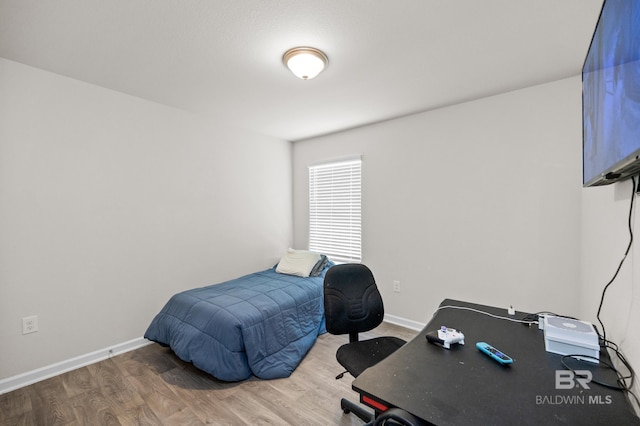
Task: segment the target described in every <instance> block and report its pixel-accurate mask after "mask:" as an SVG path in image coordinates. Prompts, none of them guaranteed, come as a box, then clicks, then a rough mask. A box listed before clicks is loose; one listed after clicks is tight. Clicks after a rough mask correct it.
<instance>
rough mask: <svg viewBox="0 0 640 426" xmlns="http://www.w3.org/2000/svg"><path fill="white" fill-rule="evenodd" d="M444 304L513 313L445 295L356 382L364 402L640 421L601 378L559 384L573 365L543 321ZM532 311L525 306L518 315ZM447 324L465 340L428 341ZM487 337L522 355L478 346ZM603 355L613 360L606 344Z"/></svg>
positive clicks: (547, 420) (545, 419) (430, 413)
mask: <svg viewBox="0 0 640 426" xmlns="http://www.w3.org/2000/svg"><path fill="white" fill-rule="evenodd" d="M444 306H459V307H469V308H473V309H478V310H482V311H485V312H490V313H492V314H496V315H500V316H508V315H507V312H506V310H505V309H498V308H493V307H488V306H483V305H476V304H472V303H466V302H460V301H456V300H450V299H446V300H444V301H443V302H442V303H441V304H440V307H441V309H439V310H438V311H437V312H436V314H435V315H434V317H433V319H432V320H431V321H430V322H429V324H427V326H426V327H425V328H424V329H423V330H422V331H421V332H420V334H418V335H417V336H416V337H415V338H414V339H413V340H411V341H410V342H408V343H407V344H406V345H405V346H403V347H402V348H401V349H399V350H398V351H397V352H396V353H394V354H393V355H391V356H390V357H388V358H387V359H385V360H383V361H382V362H380V363H379V364H377V365H375V366H373V367H371V368H369V369H367V370H365V371H364V372H363V373H362V374H360V376H358V377H357V378H356V379H355V380H354V381H353V385H352V386H353V389H354V390H355V391H356V392H358V393H360V401H361V402H363V403H364V404H367V405H369V406H371V407H373V408H376V409H377V410H381V411H384V408H385V407H388V408H390V407H399V408H402V409H404V410H406V411H409V412H410V413H412V414H414V415H416V416H418V417H420V418H421V419H423V420H425V421H426V422H428V423H432V424H438V425H471V424H479V425H503V424H519V425H525V424H530V425H543V424H544V425H549V424H563V425H583V424H584V425H587V424H588V425H597V424H606V425H613V424H616V425H635V424H640V419H639V418H638V417H636V416H635V414H634V413H633V409H632V408H631V405H630V404H629V402H628V401H627V399H626V396H625V394H624V393H623V392H621V391H617V390H613V389H607V388H605V387H602V386H599V385H597V384H594V383H590V384H588V386H589V387H590V389H584V388H582V387H579V386H578V387H576V388H573V389H556V370H565V368H564V367H563V366H562V364H561V356H560V355H557V354H552V353H549V352H546V351H545V348H544V335H543V332H542V331H540V330H538V327H537V326H535V325H534V326H532V327H528V326H526V325H523V324H520V323H515V322H511V321H506V320H501V319H495V318H492V317H490V316H487V315H484V314H481V313H477V312H473V311H470V310H460V309H453V308H443V307H444ZM525 316H526V313H522V312H517V313H516V315H515V316H513V318H519V319H522V318H523V317H525ZM442 325H445V326H447V327H451V328H456V329H459V330H461V331H462V332H463V333H464V335H465V345H464V346H461V345H453V346H452V348H451V349H450V350H446V349H443V348H441V347H438V346H436V345H433V344H431V343H429V342H427V340H426V338H425V334H426V333H427V332H428V331H432V330H437V329H439V328H440V326H442ZM480 341H485V342H487V343H489V344H491V345H493V346H494V347H496V348H498V349H499V350H501V351H503V352H504V353H506V354H507V355H509V356H511V357H512V358H513V359H514V360H515V362H514V363H513V365H511V366H501V365H499V364H498V363H497V362H495V361H493V360H491V359H490V358H488V357H487V356H486V355H483V354H482V353H481V352H480V351H478V350H477V349H476V347H475V344H476V342H480ZM600 357H601V359H603V357H604V358H606V360H607V361H608V360H609V357H608V354H606V352H604V351H602V352H601V354H600ZM568 361H571V360H568ZM574 364H575V366H574ZM570 365H571V366H572V367H573V368H574V369H576V370H586V369H589V370H591V371H592V373H593V379H594V380H598V381H602V382H606V383H612V384H615V383H616V375H615V373H614V372H613V371H612V370H610V369H608V368H605V367H603V366H601V365H600V366H599V365H597V364H592V363H587V362H579V361H574V362H573V363H572V364H570ZM565 383H566V382H565Z"/></svg>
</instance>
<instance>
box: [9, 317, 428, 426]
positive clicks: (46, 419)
mask: <svg viewBox="0 0 640 426" xmlns="http://www.w3.org/2000/svg"><path fill="white" fill-rule="evenodd" d="M415 334H416V332H415V331H413V330H409V329H406V328H402V327H398V326H395V325H392V324H387V323H383V324H382V325H380V326H379V327H378V328H376V329H375V330H374V331H372V332H370V333H364V334H362V337H363V338H371V337H375V336H378V335H392V336H398V337H401V338H403V339H405V340H410V339H411V338H413V336H415ZM347 339H348V338H347V337H346V336H333V335H330V334H328V333H327V334H324V335H322V336H320V337H318V340H317V342H316V343H315V345H314V346H313V348H312V349H311V350H310V351H309V353H308V354H307V356H306V357H305V358H304V360H303V361H302V363H301V364H300V365H299V366H298V368H297V369H296V370H295V371H294V372H293V374H292V375H291V376H290V377H288V378H285V379H276V380H260V379H257V378H250V379H248V380H245V381H242V382H237V383H227V382H221V381H219V380H216V379H215V378H213V377H212V376H210V375H208V374H206V373H204V372H201V371H200V370H198V369H196V368H195V367H193V366H192V365H191V364H189V363H185V362H183V361H181V360H180V359H179V358H178V357H176V356H175V355H174V354H173V353H172V352H171V350H169V349H167V348H163V347H162V346H160V345H158V344H152V345H149V346H145V347H143V348H140V349H137V350H135V351H131V352H128V353H125V354H122V355H118V356H115V357H112V358H109V359H107V360H105V361H102V362H99V363H96V364H92V365H89V366H86V367H82V368H79V369H77V370H74V371H71V372H68V373H65V374H62V375H60V376H56V377H53V378H51V379H47V380H44V381H42V382H39V383H36V384H33V385H30V386H27V387H24V388H21V389H18V390H15V391H13V392H9V393H6V394H4V395H0V425H3V426H5V425H11V426H14V425H83V426H84V425H92V426H93V425H203V424H211V425H361V424H362V422H361V421H360V420H359V419H358V418H357V417H355V416H354V415H353V414H349V415H347V414H343V413H342V411H341V409H340V398H343V397H345V398H348V399H351V400H353V401H357V400H358V396H357V394H356V393H355V392H354V391H353V390H352V389H351V381H352V380H353V378H352V377H351V376H350V375H348V374H346V375H345V376H344V377H343V378H342V379H340V380H336V379H335V376H336V375H337V374H338V373H340V372H342V370H343V368H342V367H341V366H340V365H339V364H338V362H337V361H336V358H335V353H336V350H337V349H338V347H339V346H340V345H342V344H343V343H346V341H347Z"/></svg>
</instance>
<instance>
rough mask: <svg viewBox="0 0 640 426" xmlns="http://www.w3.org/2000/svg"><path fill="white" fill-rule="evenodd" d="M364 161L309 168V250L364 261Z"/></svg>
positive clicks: (337, 260)
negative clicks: (362, 197)
mask: <svg viewBox="0 0 640 426" xmlns="http://www.w3.org/2000/svg"><path fill="white" fill-rule="evenodd" d="M361 165H362V160H361V159H360V158H359V157H358V158H355V159H349V160H343V161H338V162H333V163H327V164H320V165H316V166H311V167H309V250H311V251H315V252H318V253H323V254H326V255H327V256H328V257H329V258H330V259H331V260H333V261H334V262H360V261H361V259H362V246H361V236H362V229H361V220H362V214H361V195H360V193H361V186H362V185H361V182H362V179H361V175H362V166H361Z"/></svg>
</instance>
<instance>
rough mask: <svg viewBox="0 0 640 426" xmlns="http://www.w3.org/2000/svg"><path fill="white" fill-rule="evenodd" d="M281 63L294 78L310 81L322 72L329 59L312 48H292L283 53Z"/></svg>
mask: <svg viewBox="0 0 640 426" xmlns="http://www.w3.org/2000/svg"><path fill="white" fill-rule="evenodd" d="M282 62H283V63H284V64H285V65H286V66H287V68H289V69H290V70H291V72H292V73H293V74H295V75H296V77H298V78H301V79H303V80H310V79H312V78H313V77H315V76H317V75H318V74H320V73H321V72H322V70H323V69H324V68H325V67H326V66H327V62H329V59H328V58H327V55H325V54H324V53H323V52H322V51H320V50H318V49H315V48H313V47H294V48H293V49H289V50H287V51H286V52H285V54H284V56H282Z"/></svg>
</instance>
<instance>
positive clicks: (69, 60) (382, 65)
mask: <svg viewBox="0 0 640 426" xmlns="http://www.w3.org/2000/svg"><path fill="white" fill-rule="evenodd" d="M601 5H602V0H386V1H385V0H315V1H310V0H272V1H269V0H108V1H107V0H0V57H4V58H6V59H9V60H13V61H17V62H21V63H24V64H27V65H31V66H34V67H38V68H42V69H45V70H48V71H52V72H55V73H58V74H61V75H64V76H68V77H71V78H75V79H78V80H82V81H85V82H89V83H92V84H96V85H99V86H102V87H106V88H109V89H113V90H117V91H119V92H124V93H128V94H131V95H134V96H138V97H141V98H144V99H148V100H151V101H155V102H159V103H162V104H166V105H170V106H173V107H177V108H181V109H184V110H188V111H191V112H194V113H197V114H202V115H205V116H207V117H209V118H210V119H211V121H212V122H214V123H225V124H227V125H233V126H240V127H243V128H247V129H250V130H253V131H256V132H260V133H264V134H267V135H271V136H274V137H277V138H281V139H285V140H300V139H304V138H308V137H312V136H317V135H321V134H327V133H331V132H336V131H340V130H343V129H347V128H351V127H356V126H361V125H364V124H369V123H373V122H377V121H381V120H386V119H389V118H393V117H398V116H403V115H407V114H411V113H414V112H419V111H425V110H429V109H434V108H438V107H442V106H445V105H451V104H455V103H459V102H463V101H467V100H472V99H477V98H481V97H484V96H488V95H492V94H497V93H502V92H506V91H510V90H514V89H519V88H523V87H527V86H531V85H535V84H540V83H544V82H548V81H553V80H557V79H561V78H565V77H570V76H575V75H578V74H579V73H580V69H581V67H582V62H583V60H584V57H585V54H586V51H587V48H588V46H589V42H590V40H591V34H592V32H593V29H594V27H595V24H596V21H597V18H598V14H599V11H600V7H601ZM300 45H309V46H313V47H317V48H319V49H321V50H323V51H324V52H325V53H326V54H327V55H328V57H329V66H328V68H327V69H326V70H325V71H324V72H323V73H322V74H320V75H319V76H318V77H316V78H315V79H313V80H309V81H303V80H299V79H297V78H296V77H294V76H293V74H291V73H290V72H289V71H288V70H287V69H286V68H285V67H284V65H283V64H282V61H281V58H282V54H283V53H284V52H285V51H286V50H287V49H289V48H291V47H295V46H300ZM0 95H1V94H0Z"/></svg>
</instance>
